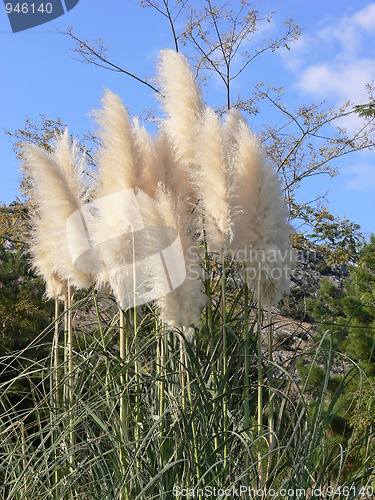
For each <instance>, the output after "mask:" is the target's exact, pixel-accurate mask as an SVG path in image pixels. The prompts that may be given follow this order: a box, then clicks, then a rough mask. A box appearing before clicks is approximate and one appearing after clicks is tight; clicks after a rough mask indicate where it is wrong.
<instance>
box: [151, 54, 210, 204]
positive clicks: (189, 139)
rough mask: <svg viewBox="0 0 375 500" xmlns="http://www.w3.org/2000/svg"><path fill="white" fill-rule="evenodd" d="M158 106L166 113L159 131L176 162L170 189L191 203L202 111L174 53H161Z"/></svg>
mask: <svg viewBox="0 0 375 500" xmlns="http://www.w3.org/2000/svg"><path fill="white" fill-rule="evenodd" d="M158 82H159V86H160V90H161V94H162V98H161V102H162V106H163V108H164V110H165V112H166V115H167V117H166V119H165V120H164V122H163V127H164V129H165V131H166V132H167V134H168V135H169V136H170V137H171V140H172V142H173V144H174V146H175V148H176V153H177V158H178V162H177V163H176V166H175V168H176V169H177V172H176V175H175V178H176V185H175V186H173V189H174V190H175V192H176V193H180V194H182V195H183V196H184V197H185V198H186V199H187V200H190V201H191V202H192V203H194V199H195V195H194V190H193V186H192V183H191V169H192V167H193V165H194V158H195V142H196V137H197V130H196V125H197V122H198V120H199V117H200V114H201V112H202V110H203V102H202V97H201V92H200V89H199V86H198V85H197V82H196V79H195V77H194V74H193V72H192V70H191V68H190V65H189V63H188V61H187V59H186V58H185V57H184V56H183V55H181V54H179V53H177V52H175V51H174V50H162V51H161V57H160V63H159V67H158Z"/></svg>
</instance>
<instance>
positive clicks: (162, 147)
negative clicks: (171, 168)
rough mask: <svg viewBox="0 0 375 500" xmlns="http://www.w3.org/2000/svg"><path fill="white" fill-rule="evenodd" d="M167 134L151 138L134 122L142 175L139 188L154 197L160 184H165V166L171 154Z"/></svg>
mask: <svg viewBox="0 0 375 500" xmlns="http://www.w3.org/2000/svg"><path fill="white" fill-rule="evenodd" d="M164 135H165V134H163V133H161V134H158V135H157V136H155V137H151V136H150V135H149V134H148V132H147V130H146V129H145V127H144V126H141V125H140V124H139V121H138V120H137V119H135V120H134V129H133V137H134V141H135V145H136V147H137V150H138V151H139V157H140V164H141V167H142V168H141V175H140V180H139V182H138V187H139V188H140V189H142V191H144V192H145V193H147V194H148V195H150V196H153V195H154V193H155V190H156V188H157V186H158V184H159V183H160V182H162V183H164V182H165V165H166V162H167V161H168V160H167V156H168V154H169V152H168V151H167V150H166V148H168V146H167V144H166V141H165V140H164V139H165V137H164Z"/></svg>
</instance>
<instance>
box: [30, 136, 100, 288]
mask: <svg viewBox="0 0 375 500" xmlns="http://www.w3.org/2000/svg"><path fill="white" fill-rule="evenodd" d="M57 150H58V152H59V153H58V155H57V156H55V155H53V154H50V153H46V152H45V151H43V150H42V149H40V148H38V147H37V146H35V145H31V144H25V145H24V155H25V161H26V162H27V163H28V164H29V166H30V171H31V175H32V177H33V180H34V190H33V197H34V199H35V200H36V203H37V207H36V209H35V210H34V211H33V213H32V228H33V229H32V236H31V243H30V248H31V253H32V256H33V263H34V266H35V267H36V269H37V271H38V272H39V273H40V274H42V275H43V276H45V278H46V282H47V290H48V294H50V295H51V294H52V293H54V294H55V296H61V290H62V283H64V284H65V283H66V282H68V281H69V283H70V284H71V285H72V286H74V287H75V288H77V289H82V288H88V287H89V286H91V284H92V278H91V276H90V275H89V274H87V273H82V272H80V271H77V270H76V269H75V267H74V265H73V262H72V258H71V254H70V249H69V243H68V239H67V232H66V222H67V220H68V218H69V217H70V215H72V214H73V212H75V211H77V210H78V211H81V209H82V207H83V205H84V200H83V199H82V197H81V196H82V193H83V188H82V187H81V178H82V170H81V164H79V163H78V164H77V163H74V159H75V145H73V146H72V147H70V144H69V142H68V139H67V132H66V133H65V134H64V135H63V136H62V137H61V138H60V139H58V140H57ZM62 158H63V159H64V161H63V162H62V163H60V160H62ZM69 161H70V162H71V163H70V164H69ZM68 164H69V165H68ZM68 171H69V176H68V175H67V172H68Z"/></svg>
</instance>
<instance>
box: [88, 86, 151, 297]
mask: <svg viewBox="0 0 375 500" xmlns="http://www.w3.org/2000/svg"><path fill="white" fill-rule="evenodd" d="M102 104H103V108H102V110H100V111H99V112H97V113H96V116H97V122H98V124H99V125H100V127H101V129H100V132H99V137H100V141H101V145H100V148H99V150H98V152H97V165H98V170H99V175H98V181H97V184H96V187H95V199H96V200H97V201H96V204H98V203H99V205H100V210H99V211H98V214H97V215H98V217H97V218H96V219H95V220H94V224H93V226H92V229H91V234H92V238H93V241H94V243H95V245H96V246H97V248H98V249H99V250H100V254H101V258H102V264H103V266H102V269H101V271H100V272H98V273H97V282H96V285H97V287H98V288H100V287H102V286H105V285H107V284H110V286H111V287H112V290H113V292H114V294H115V296H116V298H117V299H118V301H119V303H120V305H121V307H122V306H124V304H125V303H122V299H121V298H122V296H123V295H124V293H125V292H124V290H125V289H126V288H127V283H128V280H129V279H130V278H129V275H128V272H127V271H126V270H127V266H126V263H127V262H129V258H130V259H131V255H129V252H130V253H131V248H129V244H130V242H129V241H128V240H127V239H126V238H127V237H126V235H127V234H131V233H132V232H133V231H136V230H137V229H139V227H137V224H138V225H139V224H140V221H139V217H138V214H137V213H136V207H135V206H134V203H133V198H134V189H135V188H136V187H137V186H138V185H142V184H143V180H144V177H143V165H142V164H143V162H144V161H146V160H147V161H150V158H149V157H150V154H151V152H150V149H149V144H148V138H147V136H146V134H145V133H143V132H142V131H141V130H140V129H139V127H135V128H134V127H133V125H132V123H131V121H130V119H129V116H128V113H127V111H126V109H125V107H124V105H123V103H122V101H121V99H120V97H118V96H117V95H115V94H113V93H112V92H111V91H109V90H107V91H106V92H105V95H104V97H103V99H102ZM99 205H98V206H99Z"/></svg>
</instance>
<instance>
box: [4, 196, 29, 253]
mask: <svg viewBox="0 0 375 500" xmlns="http://www.w3.org/2000/svg"><path fill="white" fill-rule="evenodd" d="M29 233H30V222H29V218H28V208H27V205H26V204H25V203H22V202H20V201H17V202H13V203H11V204H10V205H9V206H7V205H5V204H2V205H1V206H0V245H3V244H4V242H7V244H8V245H9V246H10V247H12V245H13V246H14V247H15V248H17V249H18V250H20V249H21V248H23V246H24V244H25V243H26V241H27V239H28V236H29Z"/></svg>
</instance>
